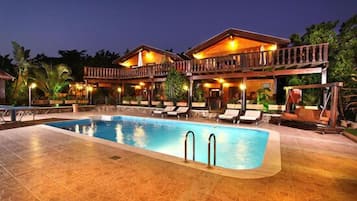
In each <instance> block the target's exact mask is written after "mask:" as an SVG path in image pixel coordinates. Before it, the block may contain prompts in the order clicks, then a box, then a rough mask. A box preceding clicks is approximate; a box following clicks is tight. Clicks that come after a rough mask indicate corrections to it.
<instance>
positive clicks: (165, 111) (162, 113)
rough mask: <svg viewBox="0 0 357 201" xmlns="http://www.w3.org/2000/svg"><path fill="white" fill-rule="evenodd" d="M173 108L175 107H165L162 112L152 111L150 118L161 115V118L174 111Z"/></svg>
mask: <svg viewBox="0 0 357 201" xmlns="http://www.w3.org/2000/svg"><path fill="white" fill-rule="evenodd" d="M175 108H176V107H175V106H167V107H165V109H163V110H154V111H152V116H154V115H155V114H159V115H161V117H163V116H164V115H165V114H167V112H172V111H174V110H175Z"/></svg>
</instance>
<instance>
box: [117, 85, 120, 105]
mask: <svg viewBox="0 0 357 201" xmlns="http://www.w3.org/2000/svg"><path fill="white" fill-rule="evenodd" d="M117 91H118V105H120V103H121V88H120V87H118V88H117Z"/></svg>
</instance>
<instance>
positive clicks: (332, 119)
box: [329, 85, 339, 128]
mask: <svg viewBox="0 0 357 201" xmlns="http://www.w3.org/2000/svg"><path fill="white" fill-rule="evenodd" d="M338 96H339V95H338V86H336V85H334V86H333V87H332V97H331V117H330V122H329V125H330V127H331V128H335V127H336V121H337V107H338Z"/></svg>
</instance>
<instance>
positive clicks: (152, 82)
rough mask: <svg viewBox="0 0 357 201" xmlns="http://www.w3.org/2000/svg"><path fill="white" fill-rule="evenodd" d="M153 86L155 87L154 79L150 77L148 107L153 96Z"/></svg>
mask: <svg viewBox="0 0 357 201" xmlns="http://www.w3.org/2000/svg"><path fill="white" fill-rule="evenodd" d="M154 87H155V82H154V79H151V86H150V96H149V107H151V106H152V99H153V97H154Z"/></svg>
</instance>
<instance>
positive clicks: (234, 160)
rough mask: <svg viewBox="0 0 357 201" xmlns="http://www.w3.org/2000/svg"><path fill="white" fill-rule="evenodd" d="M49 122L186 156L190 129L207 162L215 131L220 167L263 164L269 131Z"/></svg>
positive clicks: (122, 120) (129, 120)
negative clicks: (187, 136) (185, 141)
mask: <svg viewBox="0 0 357 201" xmlns="http://www.w3.org/2000/svg"><path fill="white" fill-rule="evenodd" d="M48 125H50V126H54V127H58V128H63V129H66V130H70V131H74V132H75V133H78V134H82V135H87V136H92V137H97V138H102V139H105V140H110V141H113V142H117V143H121V144H126V145H130V146H134V147H138V148H143V149H147V150H150V151H155V152H159V153H163V154H167V155H171V156H176V157H180V158H183V157H184V139H185V135H186V132H187V131H189V130H191V131H193V132H194V133H195V136H196V137H195V141H196V152H195V155H196V161H198V162H202V163H207V159H208V157H207V144H208V137H209V135H210V134H211V133H214V134H215V135H216V139H217V166H220V167H224V168H229V169H239V170H243V169H253V168H257V167H259V166H261V165H262V162H263V159H264V155H265V150H266V145H267V140H268V137H269V133H268V132H266V131H262V130H256V129H245V128H238V127H232V126H222V125H218V124H203V123H193V122H186V121H174V120H162V119H154V118H142V117H131V116H115V117H112V118H110V120H109V121H103V120H96V121H93V120H90V119H82V120H74V121H64V122H54V123H49V124H48ZM191 147H192V137H191V136H189V138H188V158H189V159H191V157H192V149H191Z"/></svg>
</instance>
